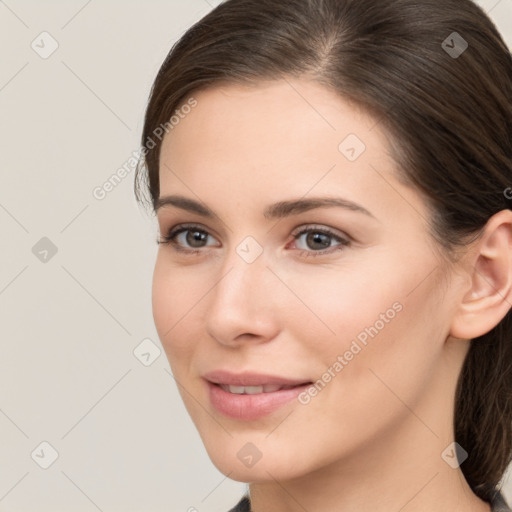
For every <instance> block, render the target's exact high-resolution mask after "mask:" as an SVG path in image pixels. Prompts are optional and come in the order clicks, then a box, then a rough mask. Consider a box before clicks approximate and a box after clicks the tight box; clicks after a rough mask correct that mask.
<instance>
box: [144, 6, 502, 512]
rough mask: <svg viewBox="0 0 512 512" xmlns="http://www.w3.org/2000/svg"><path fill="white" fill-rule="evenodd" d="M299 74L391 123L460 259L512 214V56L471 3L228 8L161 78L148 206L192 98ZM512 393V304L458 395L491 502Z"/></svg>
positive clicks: (199, 28)
mask: <svg viewBox="0 0 512 512" xmlns="http://www.w3.org/2000/svg"><path fill="white" fill-rule="evenodd" d="M454 32H457V33H458V35H457V34H454ZM464 41H465V42H466V43H467V45H468V47H467V48H466V49H465V51H463V50H464V48H465V46H464ZM461 51H462V53H460V52H461ZM287 76H288V77H308V78H311V79H313V80H316V81H317V82H319V83H321V84H322V85H324V86H325V87H327V88H329V89H331V90H333V91H335V92H336V93H337V94H339V95H340V96H341V97H343V98H344V99H345V100H348V101H351V102H353V103H354V104H356V105H358V106H360V107H362V108H363V109H364V110H365V111H367V112H368V113H370V114H372V115H374V116H375V118H376V119H378V120H379V122H380V123H381V125H382V126H383V127H384V128H385V133H387V135H389V142H390V147H391V149H392V155H393V158H394V160H395V161H396V164H397V168H398V170H399V172H400V179H401V180H402V181H403V182H404V183H407V184H409V185H412V186H414V187H415V188H416V189H417V190H418V191H419V192H421V193H422V194H424V195H425V198H426V199H427V204H428V205H429V207H430V209H431V212H432V215H431V222H430V227H431V233H432V235H433V237H434V238H435V239H436V240H437V241H438V242H439V247H442V248H443V249H444V254H446V256H447V261H454V255H455V253H456V249H457V248H459V249H460V248H463V247H464V246H465V244H466V243H467V240H468V236H476V237H478V236H479V234H481V231H482V228H483V227H484V226H485V224H486V222H487V221H488V219H489V218H490V217H491V216H492V215H494V214H495V213H497V212H499V211H500V210H503V209H507V208H508V206H509V203H508V198H507V194H506V193H504V191H505V190H506V189H507V188H508V187H509V186H512V57H511V54H510V51H509V49H508V48H507V46H506V44H505V43H504V41H503V39H502V37H501V36H500V34H499V32H498V30H497V29H496V27H495V25H494V24H493V23H492V21H491V20H490V19H489V17H488V16H487V15H486V13H485V12H484V11H483V10H482V9H481V8H480V7H478V6H477V5H476V4H475V3H473V2H472V1H471V0H227V1H225V2H224V3H221V4H220V5H219V6H218V7H217V8H215V9H214V10H212V11H211V12H210V13H209V14H208V15H206V16H205V17H204V18H202V19H201V20H200V21H198V22H197V23H196V24H195V25H194V26H192V27H191V28H190V29H189V30H188V31H187V32H186V33H185V34H184V35H183V36H182V37H181V39H180V40H179V41H178V42H177V43H176V44H175V45H174V46H173V48H172V49H171V51H170V52H169V54H168V56H167V58H166V59H165V61H164V63H163V64H162V66H161V68H160V70H159V72H158V75H157V77H156V79H155V81H154V84H153V87H152V90H151V95H150V99H149V103H148V106H147V110H146V116H145V121H144V128H143V133H142V145H143V147H142V152H143V155H142V158H141V160H140V162H139V164H140V165H139V166H138V168H137V170H136V176H135V195H136V197H137V200H138V201H139V202H149V203H150V205H151V206H152V207H153V210H154V208H155V205H156V200H157V199H158V196H159V153H160V148H161V138H160V137H159V136H158V137H157V138H158V141H157V142H155V141H154V136H155V133H156V131H155V129H156V128H157V127H159V126H163V125H165V123H167V124H166V125H165V126H166V131H168V130H167V128H172V127H171V126H170V125H169V124H168V121H169V119H170V118H171V117H172V116H173V114H175V113H176V110H177V109H178V107H179V106H180V105H181V104H183V102H184V101H185V100H186V99H187V98H189V97H190V95H191V93H192V92H194V91H197V90H199V89H203V88H206V87H209V86H211V85H212V84H220V83H221V82H228V83H239V84H245V85H250V84H254V85H257V84H258V82H261V81H262V80H276V79H279V78H283V77H287ZM161 131H162V130H160V132H161ZM160 132H158V133H159V134H160ZM149 141H152V145H151V146H149V144H148V143H149ZM144 191H147V192H149V195H150V199H149V201H148V200H147V199H146V198H145V197H143V192H144ZM511 390H512V317H511V312H510V310H509V312H508V313H507V315H506V317H505V318H504V319H503V320H502V321H501V322H500V323H499V324H498V325H497V326H496V327H495V328H494V329H493V330H491V331H490V332H488V333H487V334H485V335H483V336H481V337H479V338H476V339H475V340H473V341H471V347H470V350H469V352H468V355H467V357H466V360H465V362H464V366H463V369H462V372H461V375H460V377H459V381H458V386H457V392H456V402H455V403H456V405H455V411H454V414H455V425H454V427H455V440H456V441H457V442H458V443H459V444H460V445H461V446H462V447H463V448H464V449H465V450H466V451H467V452H468V454H469V456H468V458H467V460H465V461H464V462H463V463H462V464H461V470H462V471H463V474H464V476H465V478H466V480H467V482H468V484H469V485H470V486H471V488H472V489H473V491H474V493H475V494H476V495H478V496H479V497H480V498H482V499H483V500H485V501H488V502H490V501H491V499H492V498H493V496H494V495H495V492H496V490H497V489H498V484H499V482H500V480H501V479H502V477H503V475H504V472H505V470H506V469H507V466H508V464H509V463H510V461H511V458H512V453H511V452H512V396H511Z"/></svg>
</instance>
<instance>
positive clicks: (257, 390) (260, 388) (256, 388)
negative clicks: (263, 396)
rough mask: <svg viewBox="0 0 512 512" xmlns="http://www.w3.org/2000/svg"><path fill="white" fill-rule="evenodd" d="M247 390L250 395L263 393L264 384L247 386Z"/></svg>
mask: <svg viewBox="0 0 512 512" xmlns="http://www.w3.org/2000/svg"><path fill="white" fill-rule="evenodd" d="M245 392H246V393H247V394H248V395H255V394H256V393H263V386H245Z"/></svg>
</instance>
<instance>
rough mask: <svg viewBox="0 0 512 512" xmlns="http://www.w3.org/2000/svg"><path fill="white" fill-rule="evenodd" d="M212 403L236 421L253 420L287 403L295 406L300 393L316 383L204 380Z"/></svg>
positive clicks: (269, 413)
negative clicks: (243, 382)
mask: <svg viewBox="0 0 512 512" xmlns="http://www.w3.org/2000/svg"><path fill="white" fill-rule="evenodd" d="M205 382H206V384H207V390H208V396H209V400H210V404H211V405H212V407H213V408H214V409H215V410H216V411H217V412H218V413H220V414H222V415H223V416H227V417H229V418H231V419H234V420H237V421H244V422H245V421H253V420H257V419H260V418H264V417H266V416H270V415H272V414H274V413H276V412H277V411H278V410H280V409H281V408H283V407H284V406H286V405H288V406H293V404H294V403H295V406H296V405H297V404H298V401H297V399H298V397H299V396H300V395H301V393H304V392H305V391H306V390H307V388H309V387H310V386H311V385H312V384H313V383H312V382H311V381H309V382H303V383H300V384H261V385H258V386H256V385H251V386H241V385H235V384H224V383H217V382H211V381H209V380H206V381H205Z"/></svg>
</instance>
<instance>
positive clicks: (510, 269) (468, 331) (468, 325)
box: [450, 210, 512, 339]
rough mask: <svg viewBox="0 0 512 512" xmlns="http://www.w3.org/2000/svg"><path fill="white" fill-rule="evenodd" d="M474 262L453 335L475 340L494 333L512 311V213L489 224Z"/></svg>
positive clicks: (473, 253) (500, 215) (473, 254)
mask: <svg viewBox="0 0 512 512" xmlns="http://www.w3.org/2000/svg"><path fill="white" fill-rule="evenodd" d="M468 257H469V258H471V261H470V262H469V263H470V268H471V269H472V270H471V272H470V274H469V277H470V280H469V289H468V287H466V288H465V289H464V290H463V291H462V296H461V299H460V304H459V306H458V308H457V310H456V313H455V315H454V316H453V319H452V326H451V330H450V334H451V335H452V336H453V337H455V338H460V339H472V338H477V337H478V336H482V335H484V334H486V333H488V332H489V331H491V330H492V329H493V328H494V327H495V326H496V325H498V324H499V322H500V321H501V320H502V319H503V318H504V317H505V315H506V314H507V312H508V311H509V310H510V308H512V211H511V210H502V211H500V212H498V213H496V214H495V215H493V216H492V217H491V218H490V219H489V221H488V222H487V224H486V226H485V228H484V231H483V235H482V236H481V237H480V239H479V240H478V241H477V242H476V244H475V248H474V249H472V250H471V251H470V253H468Z"/></svg>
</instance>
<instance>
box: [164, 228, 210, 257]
mask: <svg viewBox="0 0 512 512" xmlns="http://www.w3.org/2000/svg"><path fill="white" fill-rule="evenodd" d="M209 236H211V235H210V234H209V233H208V232H207V231H205V230H204V229H201V228H200V227H199V226H197V225H184V224H180V225H179V226H176V227H175V228H173V229H171V230H170V231H169V233H168V234H167V235H166V236H163V237H162V238H161V240H157V243H158V244H172V245H173V247H174V248H175V249H176V250H177V251H182V252H186V253H198V252H199V250H198V249H201V248H202V247H207V246H208V244H205V242H207V241H208V237H209ZM212 238H213V237H212ZM184 247H185V248H184Z"/></svg>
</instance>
